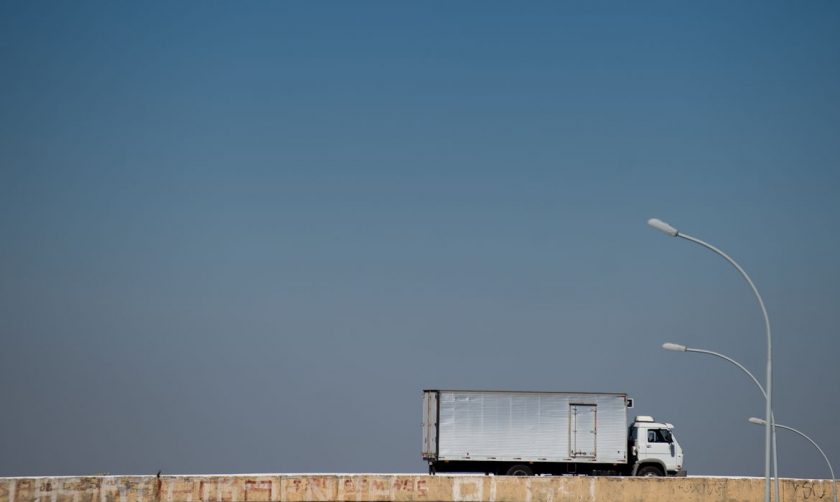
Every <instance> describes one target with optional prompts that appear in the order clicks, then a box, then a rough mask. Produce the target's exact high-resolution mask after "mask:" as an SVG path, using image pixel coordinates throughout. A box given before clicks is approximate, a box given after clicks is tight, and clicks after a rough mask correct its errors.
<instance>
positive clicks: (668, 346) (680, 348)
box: [662, 342, 837, 502]
mask: <svg viewBox="0 0 840 502" xmlns="http://www.w3.org/2000/svg"><path fill="white" fill-rule="evenodd" d="M662 348H663V349H665V350H670V351H673V352H694V353H697V354H706V355H710V356H715V357H719V358H721V359H723V360H724V361H727V362H729V363H732V364H734V365H735V366H737V367H738V368H739V369H740V370H741V371H743V372H744V373H746V374H747V376H748V377H750V379H751V380H752V381H753V383H754V384H755V385H756V387H758V390H759V391H761V395H762V396H764V399H765V400H766V399H767V393H766V392H764V387H762V386H761V383H759V381H758V379H757V378H756V377H755V375H753V374H752V373H751V372H750V370H748V369H747V368H746V367H745V366H744V365H743V364H741V363H739V362H738V361H736V360H735V359H732V358H731V357H729V356H726V355H723V354H721V353H719V352H714V351H712V350H705V349H693V348H691V347H686V346H685V345H680V344H679V343H671V342H667V343H663V344H662ZM770 416H771V417H773V424H775V423H776V417H775V415H774V413H773V410H770ZM771 441H772V443H773V445H772V448H773V478H775V480H776V483H775V485H776V500H777V501H781V500H782V492H781V491H780V490H779V462H778V458H777V456H776V428H775V427H773V432H772V437H771ZM835 502H837V501H835Z"/></svg>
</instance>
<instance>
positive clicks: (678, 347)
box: [662, 342, 687, 352]
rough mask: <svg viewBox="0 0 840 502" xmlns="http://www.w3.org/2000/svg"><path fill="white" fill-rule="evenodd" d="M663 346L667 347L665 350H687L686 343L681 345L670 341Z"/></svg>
mask: <svg viewBox="0 0 840 502" xmlns="http://www.w3.org/2000/svg"><path fill="white" fill-rule="evenodd" d="M662 348H663V349H665V350H671V351H674V352H685V350H686V348H687V347H686V346H685V345H680V344H678V343H671V342H668V343H663V344H662Z"/></svg>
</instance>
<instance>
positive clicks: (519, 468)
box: [506, 464, 534, 476]
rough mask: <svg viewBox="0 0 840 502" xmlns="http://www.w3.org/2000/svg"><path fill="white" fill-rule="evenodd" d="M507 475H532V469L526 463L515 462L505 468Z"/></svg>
mask: <svg viewBox="0 0 840 502" xmlns="http://www.w3.org/2000/svg"><path fill="white" fill-rule="evenodd" d="M506 475H507V476H533V475H534V471H533V470H532V469H531V468H530V467H528V466H527V465H522V464H516V465H513V466H511V467H510V469H508V470H507V474H506Z"/></svg>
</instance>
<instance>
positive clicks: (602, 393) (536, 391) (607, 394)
mask: <svg viewBox="0 0 840 502" xmlns="http://www.w3.org/2000/svg"><path fill="white" fill-rule="evenodd" d="M423 392H477V393H479V392H480V393H498V394H587V395H592V394H595V395H599V396H624V397H627V394H626V393H624V392H587V391H574V392H565V391H555V390H489V389H488V390H485V389H423Z"/></svg>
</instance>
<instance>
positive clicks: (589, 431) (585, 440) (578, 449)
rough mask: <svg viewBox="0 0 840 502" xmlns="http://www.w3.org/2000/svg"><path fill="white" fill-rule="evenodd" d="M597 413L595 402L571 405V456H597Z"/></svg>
mask: <svg viewBox="0 0 840 502" xmlns="http://www.w3.org/2000/svg"><path fill="white" fill-rule="evenodd" d="M596 415H597V406H596V405H594V404H572V405H570V406H569V456H571V457H572V458H595V453H596V452H595V443H596V442H595V439H596V435H597V427H596V424H597V421H596Z"/></svg>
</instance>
